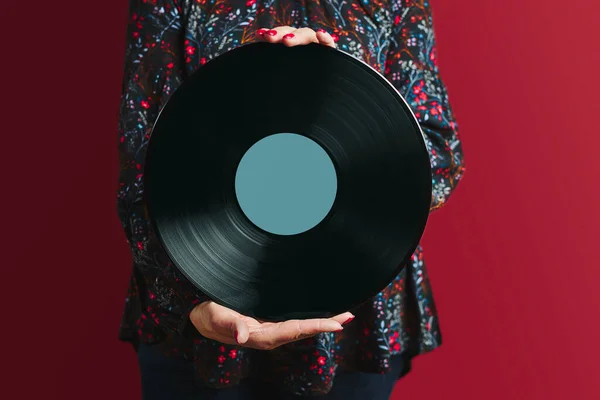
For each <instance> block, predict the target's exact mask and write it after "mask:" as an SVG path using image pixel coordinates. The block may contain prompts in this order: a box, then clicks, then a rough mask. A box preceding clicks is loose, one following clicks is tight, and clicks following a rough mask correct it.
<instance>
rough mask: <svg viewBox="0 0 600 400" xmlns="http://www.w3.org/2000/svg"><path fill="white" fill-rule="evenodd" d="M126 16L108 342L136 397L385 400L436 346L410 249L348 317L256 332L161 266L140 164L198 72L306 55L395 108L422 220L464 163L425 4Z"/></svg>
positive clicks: (241, 0)
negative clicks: (361, 70)
mask: <svg viewBox="0 0 600 400" xmlns="http://www.w3.org/2000/svg"><path fill="white" fill-rule="evenodd" d="M129 11H130V12H129V28H128V34H127V43H128V44H127V51H126V62H125V74H124V84H123V95H122V103H121V120H120V129H119V150H120V155H121V171H120V185H119V189H118V209H119V215H120V219H121V221H122V224H123V228H124V230H125V233H126V236H127V240H128V242H129V244H130V245H131V249H132V253H133V271H132V276H131V282H130V286H129V292H128V296H127V301H126V306H125V312H124V315H123V321H122V325H121V331H120V338H121V339H122V340H126V341H129V342H131V343H133V344H134V346H135V348H136V349H137V354H138V358H139V362H140V368H141V375H142V391H143V396H144V398H145V399H147V400H151V399H175V400H179V399H192V398H194V399H230V398H231V399H262V398H281V399H287V398H298V397H299V396H317V397H318V398H322V399H346V400H348V399H374V400H376V399H387V398H388V397H389V395H390V393H391V391H392V388H393V385H394V383H395V381H396V380H397V379H398V378H400V377H401V376H403V375H404V374H406V373H407V372H408V370H409V369H410V360H411V358H412V357H414V356H415V355H417V354H420V353H424V352H428V351H431V350H433V349H435V348H436V347H438V346H439V345H440V341H441V336H440V331H439V326H438V316H437V313H436V309H435V304H434V302H433V298H432V294H431V289H430V285H429V279H428V277H427V273H426V270H425V265H424V263H423V253H422V250H421V248H420V247H419V248H418V249H417V251H416V252H415V254H414V256H413V258H412V261H411V262H410V263H409V265H408V266H407V268H405V269H404V270H403V271H402V273H401V274H400V275H399V276H398V277H397V278H396V279H395V280H394V281H393V282H392V283H391V284H390V285H389V286H388V287H387V288H386V289H385V290H383V291H382V292H381V293H380V294H379V295H377V296H376V297H375V298H374V299H373V300H372V301H370V302H367V303H366V304H363V305H362V306H361V307H358V308H357V309H355V310H351V313H350V312H349V313H345V314H342V315H339V316H336V317H334V318H331V319H324V320H308V321H286V322H284V323H282V324H261V323H259V322H258V321H255V320H252V319H250V318H247V317H244V316H241V315H239V314H237V313H235V312H233V311H232V310H228V309H226V308H224V307H221V306H219V305H216V304H214V303H212V302H210V301H208V299H207V298H206V297H205V296H204V295H203V294H202V293H199V292H198V291H197V290H196V289H195V288H194V287H193V286H192V285H191V284H190V282H189V281H187V280H186V279H185V278H184V277H183V276H182V275H181V274H180V273H179V271H178V270H177V269H176V268H175V267H174V266H173V264H172V263H171V261H170V260H169V259H168V257H167V256H166V254H165V253H164V251H163V249H162V248H161V246H160V244H159V242H158V241H157V238H156V235H155V234H154V232H153V231H152V228H151V226H150V224H149V221H148V218H147V215H146V210H145V205H144V203H143V201H142V193H143V187H142V177H143V168H144V164H143V162H144V156H145V150H146V145H147V143H148V138H149V135H150V131H151V128H152V125H153V123H154V121H155V120H156V118H157V115H158V112H159V111H160V109H161V107H162V105H164V104H165V102H166V100H167V99H168V98H169V96H170V95H171V94H172V93H173V91H174V90H175V89H176V88H177V86H178V85H179V84H180V83H181V82H182V81H183V80H185V79H186V77H187V76H189V75H190V74H192V73H193V72H194V71H195V70H196V69H197V68H201V67H202V65H204V64H205V63H206V62H208V61H210V60H211V59H213V58H215V57H217V56H219V55H220V54H222V53H224V52H226V51H229V50H231V49H233V48H235V47H237V46H240V45H243V44H246V43H250V42H253V41H266V42H270V43H284V44H285V45H287V46H298V45H305V44H308V43H313V42H314V43H320V44H322V45H325V46H332V47H337V48H338V49H339V50H340V51H344V52H347V53H349V54H351V55H353V56H355V57H357V58H359V59H362V60H363V61H365V62H366V63H368V64H370V65H371V66H372V67H374V68H375V69H376V70H378V71H380V72H381V73H382V74H383V75H384V76H385V77H386V78H387V79H388V80H389V81H390V82H391V83H392V84H393V85H394V86H395V87H396V88H397V89H398V90H399V91H400V93H401V94H402V95H403V96H404V97H405V98H406V99H407V101H408V102H409V104H410V105H411V107H412V109H413V111H414V113H415V115H416V116H417V118H418V119H419V122H420V123H421V125H422V128H423V131H424V133H425V135H426V138H427V145H428V148H429V150H430V155H431V157H430V158H431V165H432V168H433V193H432V203H431V210H432V211H433V210H435V209H437V208H439V207H440V206H442V205H443V204H444V203H446V201H447V200H448V197H449V196H450V194H451V192H452V190H453V189H454V187H455V186H456V184H457V183H458V181H459V180H460V178H461V176H462V173H463V163H462V151H461V144H460V141H459V138H458V134H457V127H456V123H455V121H454V116H453V115H452V112H451V109H450V106H449V104H448V98H447V95H446V90H445V87H444V85H443V83H442V81H441V79H440V77H439V74H438V69H437V59H436V51H435V40H434V34H433V28H432V19H431V10H430V5H429V3H428V1H423V0H389V1H388V0H376V1H361V0H316V1H306V0H279V1H276V0H264V1H263V0H131V1H130V10H129ZM315 68H318V66H315ZM241 72H243V71H241ZM289 96H294V94H293V93H289ZM240 100H242V101H261V99H260V97H258V98H252V97H250V95H249V97H248V98H247V99H240ZM282 100H283V101H284V100H285V99H282ZM224 106H226V105H224ZM264 106H265V107H268V106H269V105H268V104H265V105H264ZM354 318H355V320H354V321H352V320H353V319H354ZM351 321H352V322H351ZM343 324H344V326H342V325H343Z"/></svg>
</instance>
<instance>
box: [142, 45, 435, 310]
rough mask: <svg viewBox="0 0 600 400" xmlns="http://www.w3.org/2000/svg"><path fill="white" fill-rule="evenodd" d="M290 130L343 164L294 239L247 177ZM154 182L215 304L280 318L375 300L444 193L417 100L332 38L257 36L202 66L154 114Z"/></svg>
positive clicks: (156, 205) (155, 206)
mask: <svg viewBox="0 0 600 400" xmlns="http://www.w3.org/2000/svg"><path fill="white" fill-rule="evenodd" d="M282 132H292V133H296V134H299V135H302V136H304V137H307V138H310V139H312V140H313V141H315V142H316V143H318V144H319V145H320V146H321V147H322V148H323V149H324V150H325V151H326V152H327V154H328V155H329V156H330V157H331V160H332V161H333V164H334V165H335V170H336V173H337V193H336V196H335V201H334V203H333V206H332V207H331V210H330V211H329V213H328V214H327V216H326V217H325V218H324V219H323V220H322V221H321V222H320V223H319V224H318V225H316V226H315V227H313V228H312V229H309V230H308V231H305V232H303V233H299V234H295V235H277V234H272V233H269V232H267V231H265V230H263V229H261V228H259V227H257V226H256V225H255V224H253V223H252V222H251V221H250V220H249V218H248V217H247V216H246V215H245V214H244V212H243V211H242V208H241V207H240V204H239V203H238V199H237V197H236V193H235V186H234V179H235V174H236V169H237V167H238V165H239V163H240V160H241V159H242V157H243V156H244V154H245V153H246V152H247V151H248V149H249V148H250V147H251V146H253V145H254V144H255V143H257V142H258V141H259V140H261V139H263V138H265V137H268V136H270V135H274V134H278V133H282ZM144 185H145V196H146V198H145V200H146V202H147V207H148V213H149V216H150V219H151V221H152V224H153V227H154V230H155V232H156V233H157V236H158V238H159V239H160V241H161V243H162V245H163V247H164V249H165V250H166V252H167V254H168V255H169V257H170V258H171V260H172V261H173V263H174V264H175V266H176V267H177V268H179V269H180V270H181V271H182V273H183V274H184V275H185V276H186V277H187V278H189V280H190V281H191V282H192V283H193V284H194V285H195V286H196V287H197V288H198V289H199V290H201V291H202V292H204V293H205V294H206V295H208V296H209V297H210V298H212V299H213V300H214V301H215V302H217V303H219V304H222V305H224V306H227V307H229V308H232V309H233V310H236V311H238V312H240V313H242V314H244V315H248V316H252V317H255V318H259V319H262V320H269V321H279V320H285V319H290V318H314V317H327V316H331V315H335V314H338V313H341V312H345V311H348V310H350V309H352V308H353V307H355V306H357V305H360V304H361V303H363V302H364V301H366V300H368V299H370V298H372V296H374V295H376V294H377V293H378V292H380V291H381V290H382V289H384V288H385V287H386V286H387V285H388V284H389V283H390V282H391V281H392V280H393V279H394V277H395V276H396V275H397V274H398V273H399V272H400V271H401V269H402V268H403V266H404V265H406V263H407V262H408V261H409V260H410V257H411V256H412V254H413V252H414V251H415V249H416V247H417V245H418V243H419V241H420V239H421V236H422V234H423V231H424V229H425V224H426V222H427V217H428V215H429V206H430V201H431V170H430V164H429V156H428V152H427V148H426V145H425V141H424V138H423V133H422V132H421V130H420V128H419V125H418V123H417V120H416V118H415V116H414V115H413V114H412V112H411V110H410V108H409V106H408V105H407V104H406V102H405V101H404V99H403V98H402V97H401V96H400V95H399V94H398V92H397V91H396V90H395V89H394V88H393V86H392V85H391V84H390V83H389V82H388V81H387V80H385V78H384V77H382V76H381V75H380V74H379V73H377V72H376V71H375V70H374V69H372V68H371V67H370V66H368V65H367V64H365V63H363V62H361V61H359V60H357V59H355V58H354V57H352V56H349V55H347V54H344V53H343V52H341V51H338V50H335V49H332V48H328V47H325V46H321V45H308V46H298V47H292V48H287V47H285V46H283V45H279V44H267V43H255V44H249V45H245V46H242V47H239V48H237V49H235V50H232V51H229V52H227V53H225V54H224V55H222V56H219V57H218V58H216V59H214V60H212V61H210V62H209V63H207V64H206V65H204V66H203V67H201V68H200V69H199V70H198V71H197V72H195V73H194V74H192V75H191V76H189V77H188V78H187V79H186V80H185V81H184V83H182V84H181V86H180V87H179V88H178V89H177V90H176V91H175V92H174V93H173V95H172V96H171V98H170V99H169V101H168V103H167V104H166V105H165V106H164V107H163V109H162V111H161V113H160V115H159V118H158V120H157V121H156V123H155V126H154V129H153V131H152V135H151V138H150V142H149V148H148V153H147V157H146V164H145V170H144Z"/></svg>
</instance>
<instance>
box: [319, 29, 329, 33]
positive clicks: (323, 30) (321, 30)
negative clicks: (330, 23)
mask: <svg viewBox="0 0 600 400" xmlns="http://www.w3.org/2000/svg"><path fill="white" fill-rule="evenodd" d="M317 32H321V33H327V32H325V29H323V28H319V29H317Z"/></svg>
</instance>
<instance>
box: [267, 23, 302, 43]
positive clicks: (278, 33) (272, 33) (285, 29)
mask: <svg viewBox="0 0 600 400" xmlns="http://www.w3.org/2000/svg"><path fill="white" fill-rule="evenodd" d="M295 30H296V28H292V27H291V26H278V27H277V28H273V29H269V30H267V32H265V33H264V35H263V36H262V38H263V40H264V41H265V42H269V43H277V42H280V41H281V39H282V38H283V36H284V35H287V34H288V33H292V32H294V31H295Z"/></svg>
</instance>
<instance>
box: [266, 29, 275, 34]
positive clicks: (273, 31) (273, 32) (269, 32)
mask: <svg viewBox="0 0 600 400" xmlns="http://www.w3.org/2000/svg"><path fill="white" fill-rule="evenodd" d="M267 35H269V36H275V35H277V31H275V30H273V29H269V30H268V31H267Z"/></svg>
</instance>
